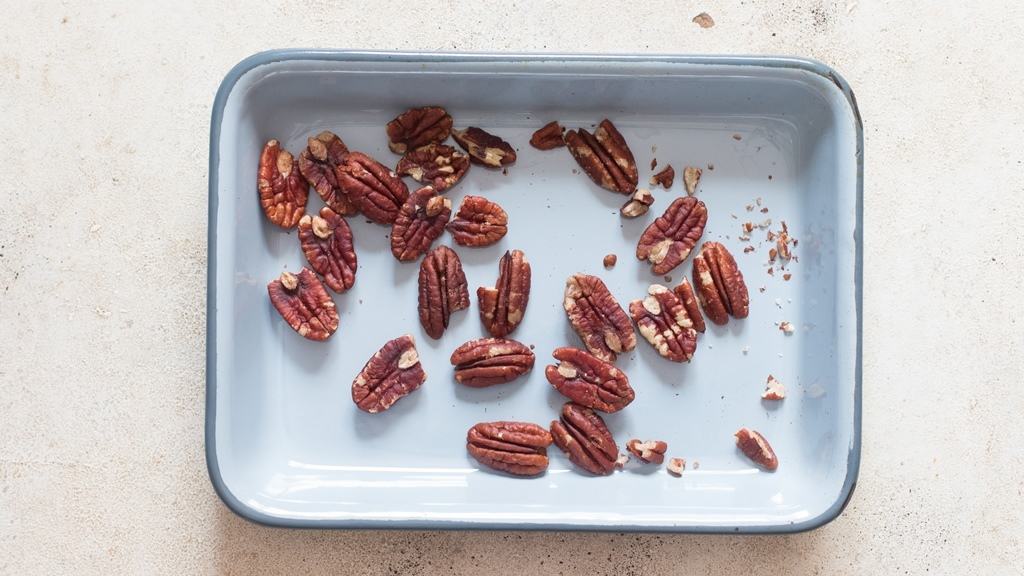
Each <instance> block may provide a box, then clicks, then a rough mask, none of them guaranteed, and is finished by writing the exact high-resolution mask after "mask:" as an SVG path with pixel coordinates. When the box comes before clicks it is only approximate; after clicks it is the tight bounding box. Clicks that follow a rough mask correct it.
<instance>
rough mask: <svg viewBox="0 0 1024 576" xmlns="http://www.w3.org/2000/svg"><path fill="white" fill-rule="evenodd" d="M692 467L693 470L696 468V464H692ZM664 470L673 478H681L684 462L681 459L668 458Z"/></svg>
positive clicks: (684, 466)
mask: <svg viewBox="0 0 1024 576" xmlns="http://www.w3.org/2000/svg"><path fill="white" fill-rule="evenodd" d="M693 467H694V469H696V468H697V462H694V463H693ZM665 469H666V470H668V473H669V474H671V475H673V476H682V475H683V471H684V470H686V460H684V459H682V458H669V459H668V464H666V465H665Z"/></svg>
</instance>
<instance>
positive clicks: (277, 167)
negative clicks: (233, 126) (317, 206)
mask: <svg viewBox="0 0 1024 576" xmlns="http://www.w3.org/2000/svg"><path fill="white" fill-rule="evenodd" d="M293 163H294V158H293V157H292V155H291V154H290V153H289V152H288V151H287V150H282V149H281V143H280V142H278V141H277V140H268V141H267V143H266V145H265V146H263V152H262V153H261V154H260V165H259V170H258V175H257V178H256V188H257V189H258V190H259V193H260V206H261V207H263V213H264V214H266V215H267V219H268V220H270V221H271V222H273V223H274V224H277V225H278V226H280V227H281V228H294V227H295V224H297V223H298V221H299V218H301V217H302V214H303V213H305V211H306V201H307V200H308V199H309V184H307V183H306V181H305V180H304V179H303V178H302V175H301V174H299V171H298V170H295V169H294V167H293Z"/></svg>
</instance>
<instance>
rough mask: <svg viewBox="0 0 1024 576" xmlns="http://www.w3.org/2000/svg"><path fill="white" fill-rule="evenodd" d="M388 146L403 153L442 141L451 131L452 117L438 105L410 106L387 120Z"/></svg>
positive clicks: (396, 151)
mask: <svg viewBox="0 0 1024 576" xmlns="http://www.w3.org/2000/svg"><path fill="white" fill-rule="evenodd" d="M386 130H387V133H388V148H390V149H391V151H392V152H394V153H395V154H405V153H406V152H408V151H409V150H415V149H417V148H419V147H420V146H424V145H426V144H430V143H431V142H444V141H445V139H447V138H448V135H449V134H450V133H451V131H452V117H451V116H449V115H448V112H447V111H445V109H444V108H441V107H440V106H423V107H420V108H411V109H409V110H406V111H405V112H402V113H401V114H399V115H398V116H397V117H396V118H395V119H394V120H392V121H391V122H388V125H387V127H386Z"/></svg>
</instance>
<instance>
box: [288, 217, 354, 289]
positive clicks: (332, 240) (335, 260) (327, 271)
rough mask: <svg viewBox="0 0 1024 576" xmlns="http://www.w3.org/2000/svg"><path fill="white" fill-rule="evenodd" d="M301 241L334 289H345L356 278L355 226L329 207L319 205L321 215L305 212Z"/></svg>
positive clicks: (300, 233) (300, 227) (301, 227)
mask: <svg viewBox="0 0 1024 576" xmlns="http://www.w3.org/2000/svg"><path fill="white" fill-rule="evenodd" d="M299 243H300V244H301V245H302V252H303V253H304V254H305V255H306V260H309V265H310V266H312V267H313V270H316V271H317V272H318V273H319V274H320V275H321V276H323V277H324V283H326V284H327V286H328V287H330V289H331V290H334V291H335V292H339V293H340V292H344V291H346V290H348V289H349V288H351V287H352V285H353V284H355V282H356V250H355V247H354V246H353V244H352V230H351V229H350V228H349V227H348V223H347V222H345V219H344V218H342V217H341V216H340V215H339V214H337V213H336V212H335V211H334V210H331V209H330V207H328V206H324V207H323V208H321V209H320V215H319V216H310V215H309V214H306V215H305V216H303V217H302V219H301V220H299Z"/></svg>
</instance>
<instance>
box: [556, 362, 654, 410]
mask: <svg viewBox="0 0 1024 576" xmlns="http://www.w3.org/2000/svg"><path fill="white" fill-rule="evenodd" d="M552 356H554V357H555V360H558V365H557V366H551V365H549V366H548V367H547V368H545V369H544V376H545V377H547V379H548V382H550V383H551V385H552V386H553V387H554V388H555V390H558V392H559V393H561V394H562V395H563V396H565V397H566V398H568V399H570V400H572V401H573V402H575V403H577V404H579V405H581V406H586V407H587V408H593V409H594V410H600V411H602V412H607V413H609V414H610V413H612V412H618V411H619V410H622V409H623V408H625V407H626V406H628V405H629V403H630V402H632V401H633V398H635V397H636V395H635V393H634V392H633V388H632V387H630V385H629V378H627V377H626V374H625V373H624V372H623V371H622V370H619V369H618V368H616V367H615V365H614V364H612V363H611V362H605V361H604V360H601V359H600V358H598V357H597V356H594V355H593V354H590V353H589V352H586V351H584V350H580V349H578V348H568V347H565V348H556V349H555V351H554V352H553V353H552Z"/></svg>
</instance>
